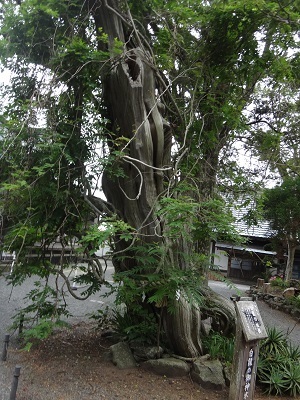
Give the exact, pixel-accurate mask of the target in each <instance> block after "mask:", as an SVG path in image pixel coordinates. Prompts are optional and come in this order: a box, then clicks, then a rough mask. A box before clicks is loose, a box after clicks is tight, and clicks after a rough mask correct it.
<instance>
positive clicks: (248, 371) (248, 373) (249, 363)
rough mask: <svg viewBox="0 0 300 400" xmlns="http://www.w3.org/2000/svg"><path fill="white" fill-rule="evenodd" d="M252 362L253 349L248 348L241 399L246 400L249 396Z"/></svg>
mask: <svg viewBox="0 0 300 400" xmlns="http://www.w3.org/2000/svg"><path fill="white" fill-rule="evenodd" d="M253 362H254V350H253V349H250V350H249V354H248V361H247V367H246V372H245V388H244V397H243V400H247V399H248V398H249V392H250V386H251V379H252V369H253Z"/></svg>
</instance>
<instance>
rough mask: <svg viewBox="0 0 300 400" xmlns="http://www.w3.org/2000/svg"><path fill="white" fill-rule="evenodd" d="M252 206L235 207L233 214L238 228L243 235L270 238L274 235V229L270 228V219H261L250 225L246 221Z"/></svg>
mask: <svg viewBox="0 0 300 400" xmlns="http://www.w3.org/2000/svg"><path fill="white" fill-rule="evenodd" d="M250 207H251V206H249V207H239V208H233V209H232V214H233V216H234V218H235V220H236V223H235V224H236V225H235V226H236V228H237V230H238V232H239V233H240V235H243V236H252V237H259V238H269V237H271V236H272V234H273V231H272V229H271V228H270V224H269V222H268V221H264V220H259V221H258V222H257V224H255V225H254V224H253V225H250V226H249V225H248V224H247V223H246V221H245V219H244V218H245V217H246V215H247V213H248V212H249V209H250Z"/></svg>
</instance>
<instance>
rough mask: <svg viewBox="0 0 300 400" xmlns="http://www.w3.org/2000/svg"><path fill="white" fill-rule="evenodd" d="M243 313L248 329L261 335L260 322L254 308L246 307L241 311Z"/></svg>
mask: <svg viewBox="0 0 300 400" xmlns="http://www.w3.org/2000/svg"><path fill="white" fill-rule="evenodd" d="M243 313H244V315H245V317H246V323H247V326H248V328H249V329H252V330H253V331H254V332H255V333H259V334H261V333H262V331H261V322H260V320H259V319H258V317H257V315H256V312H255V309H254V307H251V306H250V307H248V308H244V309H243Z"/></svg>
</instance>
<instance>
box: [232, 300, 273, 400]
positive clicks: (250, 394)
mask: <svg viewBox="0 0 300 400" xmlns="http://www.w3.org/2000/svg"><path fill="white" fill-rule="evenodd" d="M234 304H235V309H236V313H237V324H236V339H235V349H234V359H233V364H232V374H231V382H230V390H229V400H253V399H254V391H255V382H256V370H257V361H258V353H259V341H260V340H261V339H264V338H266V337H267V336H268V335H267V332H266V330H265V327H264V325H263V322H262V319H261V316H260V313H259V310H258V308H257V305H256V303H255V301H253V300H251V299H250V298H248V297H241V298H235V299H234Z"/></svg>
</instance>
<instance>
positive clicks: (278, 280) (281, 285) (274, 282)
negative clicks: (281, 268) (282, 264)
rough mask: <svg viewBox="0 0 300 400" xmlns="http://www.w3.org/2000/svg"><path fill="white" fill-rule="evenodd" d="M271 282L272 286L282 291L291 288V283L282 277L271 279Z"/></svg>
mask: <svg viewBox="0 0 300 400" xmlns="http://www.w3.org/2000/svg"><path fill="white" fill-rule="evenodd" d="M269 282H270V284H271V286H276V287H279V288H282V289H286V288H288V287H289V282H286V281H284V280H283V279H282V278H281V277H280V276H275V277H272V278H270V280H269Z"/></svg>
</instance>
